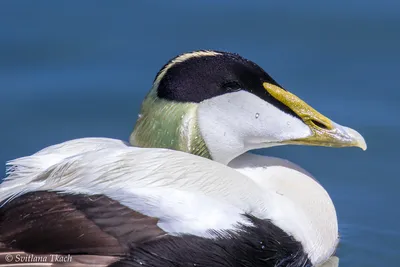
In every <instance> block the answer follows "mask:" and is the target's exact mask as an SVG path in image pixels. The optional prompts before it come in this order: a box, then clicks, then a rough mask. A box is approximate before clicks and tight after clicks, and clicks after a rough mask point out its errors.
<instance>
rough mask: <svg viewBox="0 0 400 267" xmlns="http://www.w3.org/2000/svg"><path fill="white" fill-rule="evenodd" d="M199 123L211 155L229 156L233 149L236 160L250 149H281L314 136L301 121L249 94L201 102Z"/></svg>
mask: <svg viewBox="0 0 400 267" xmlns="http://www.w3.org/2000/svg"><path fill="white" fill-rule="evenodd" d="M198 119H199V127H200V131H201V133H202V135H203V138H204V140H205V142H206V144H207V146H208V148H209V149H210V152H211V154H212V155H213V154H220V153H223V154H227V153H228V152H229V151H224V150H228V149H230V150H231V151H232V152H233V153H235V154H236V155H235V156H234V157H236V156H238V155H240V154H242V153H244V152H246V151H248V150H250V149H254V148H261V147H268V146H272V145H278V142H280V141H284V140H290V139H297V138H304V137H307V136H309V135H310V134H311V131H310V129H309V128H308V126H307V125H306V124H304V123H303V122H302V121H301V120H300V119H298V118H296V117H293V116H291V115H289V114H287V113H285V112H283V111H281V110H280V109H278V108H276V107H275V106H273V105H271V104H269V103H268V102H266V101H264V100H262V99H261V98H259V97H257V96H255V95H253V94H251V93H249V92H246V91H238V92H234V93H228V94H224V95H221V96H217V97H214V98H211V99H207V100H205V101H203V102H201V103H200V104H199V108H198ZM267 143H268V144H267ZM274 143H275V144H274ZM213 152H214V153H213ZM213 156H214V155H213ZM225 156H226V155H224V156H223V157H225Z"/></svg>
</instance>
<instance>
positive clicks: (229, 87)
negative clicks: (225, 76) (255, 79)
mask: <svg viewBox="0 0 400 267" xmlns="http://www.w3.org/2000/svg"><path fill="white" fill-rule="evenodd" d="M221 87H222V88H223V89H224V90H226V91H228V92H235V91H239V90H240V89H241V88H242V86H241V85H240V83H238V82H236V81H227V82H224V83H223V84H222V85H221Z"/></svg>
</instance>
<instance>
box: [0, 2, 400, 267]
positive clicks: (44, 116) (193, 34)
mask: <svg viewBox="0 0 400 267" xmlns="http://www.w3.org/2000/svg"><path fill="white" fill-rule="evenodd" d="M289 2H290V1H280V2H278V1H263V2H261V1H260V2H256V1H253V2H250V1H211V0H207V1H205V0H203V1H201V2H200V1H198V2H194V1H187V2H184V1H180V2H177V1H169V2H167V1H158V2H157V1H141V2H139V1H72V0H69V1H51V0H48V1H11V0H9V1H5V0H4V1H1V2H0V123H1V132H0V140H1V141H0V142H1V148H2V149H1V150H0V161H1V162H5V161H6V160H9V159H13V158H16V157H20V156H24V155H28V154H31V153H33V152H35V151H37V150H39V149H41V148H43V147H45V146H48V145H51V144H55V143H58V142H62V141H65V140H68V139H73V138H78V137H89V136H103V137H113V138H119V139H124V140H127V139H128V136H129V134H130V132H131V130H132V128H133V125H134V123H135V120H136V118H137V114H138V111H139V105H140V102H141V100H142V98H143V97H144V95H145V94H146V92H147V90H148V89H149V88H150V86H151V82H152V80H153V78H154V75H155V74H156V72H157V71H158V69H159V68H160V67H161V66H162V65H163V64H164V63H165V62H166V61H167V60H168V59H169V58H171V57H173V56H175V55H176V54H179V53H181V52H184V51H190V50H194V49H222V50H228V51H232V52H238V53H240V54H242V55H243V56H245V57H247V58H249V59H252V60H254V61H255V62H257V63H258V64H260V65H261V66H263V67H264V68H265V69H266V70H267V71H268V72H269V73H270V74H271V75H272V76H273V77H274V78H276V80H278V82H280V83H281V84H283V85H284V86H285V87H286V88H288V89H289V90H291V91H292V92H294V93H295V94H297V95H298V96H300V97H301V98H303V99H305V100H306V101H307V102H308V103H310V104H311V105H312V106H313V107H315V108H316V109H318V110H319V111H320V112H321V113H323V114H325V115H327V116H329V117H330V118H331V119H333V120H335V121H336V122H339V123H341V124H344V125H348V126H351V127H352V128H355V129H357V130H359V131H360V132H361V133H362V134H363V135H364V137H365V138H366V140H367V143H368V150H367V151H366V152H363V151H361V150H359V149H351V148H348V149H329V148H318V147H277V148H273V149H269V150H264V151H261V153H265V154H270V155H275V156H279V157H284V158H288V159H290V160H292V161H294V162H296V163H298V164H300V165H301V166H303V167H304V168H306V169H307V170H309V171H310V172H311V173H313V174H314V175H315V176H316V177H317V178H318V179H319V180H320V181H321V183H322V184H323V185H324V187H325V188H326V189H327V190H328V192H329V193H330V195H331V196H332V198H333V201H334V203H335V205H336V208H337V212H338V217H339V223H340V231H341V237H342V241H341V245H340V248H339V252H338V253H339V256H340V266H341V267H345V266H349V267H358V266H360V267H369V266H397V265H398V262H399V260H400V256H399V252H398V249H399V248H400V227H399V219H400V218H399V208H398V206H397V204H398V203H399V197H398V196H397V195H398V194H397V192H398V188H399V185H400V182H399V179H398V178H399V174H398V171H397V167H398V166H399V165H398V160H399V156H398V150H399V149H400V146H399V143H398V140H397V137H398V136H399V135H400V120H399V119H398V115H399V111H400V108H399V105H398V103H399V100H398V98H399V96H400V90H399V82H398V71H399V69H400V53H399V51H398V48H399V47H400V2H395V1H388V0H387V1H362V0H357V1H356V0H353V1H342V2H341V1H336V2H334V1H331V2H330V3H326V2H325V1H324V2H323V3H322V2H319V1H317V0H313V1H307V2H303V1H302V2H300V1H296V2H295V1H291V2H290V3H289ZM0 171H2V172H4V167H3V169H1V170H0Z"/></svg>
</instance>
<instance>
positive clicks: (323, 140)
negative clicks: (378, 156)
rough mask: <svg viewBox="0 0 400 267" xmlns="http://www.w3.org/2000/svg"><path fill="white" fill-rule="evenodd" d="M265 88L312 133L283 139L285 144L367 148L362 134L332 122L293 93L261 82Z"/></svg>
mask: <svg viewBox="0 0 400 267" xmlns="http://www.w3.org/2000/svg"><path fill="white" fill-rule="evenodd" d="M263 86H264V88H265V90H267V91H268V93H269V94H270V95H271V96H272V97H274V98H275V99H276V100H278V101H279V102H281V103H282V104H284V105H285V106H287V107H288V108H290V109H291V110H292V111H293V112H294V113H296V114H297V115H298V116H299V117H300V118H301V119H302V120H303V122H304V123H305V124H307V125H308V127H309V128H310V130H311V132H312V134H311V135H310V136H308V137H306V138H301V139H295V140H289V141H284V143H285V144H297V145H314V146H328V147H352V146H354V147H359V148H361V149H362V150H366V149H367V144H366V142H365V140H364V138H363V136H362V135H361V134H360V133H358V132H357V131H355V130H353V129H351V128H348V127H344V126H341V125H339V124H336V123H334V122H333V121H331V120H330V119H328V118H327V117H325V116H324V115H322V114H321V113H319V112H318V111H316V110H315V109H313V108H312V107H311V106H309V105H308V104H307V103H306V102H304V101H303V100H301V99H300V98H298V97H297V96H295V95H294V94H292V93H290V92H288V91H285V90H283V89H282V88H280V87H279V86H276V85H273V84H270V83H266V82H265V83H263Z"/></svg>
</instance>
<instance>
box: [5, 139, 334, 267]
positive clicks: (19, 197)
mask: <svg viewBox="0 0 400 267" xmlns="http://www.w3.org/2000/svg"><path fill="white" fill-rule="evenodd" d="M249 157H250V158H249ZM254 157H257V159H258V161H259V162H258V165H257V161H254ZM272 159H273V158H271V160H270V161H269V162H270V165H269V166H260V163H261V162H268V158H267V157H261V156H257V155H252V154H248V155H246V156H245V155H243V157H242V160H241V159H240V158H238V159H237V160H236V161H233V162H232V165H233V166H234V167H235V168H237V170H235V169H234V168H232V167H229V166H225V165H223V164H220V163H218V162H214V161H211V160H208V159H205V158H202V157H197V156H194V155H191V154H187V153H183V152H179V151H173V150H167V149H147V148H137V147H131V146H129V145H128V144H126V143H124V142H122V141H120V140H115V139H107V138H83V139H76V140H72V141H67V142H65V143H62V144H58V145H55V146H51V147H48V148H45V149H43V150H41V151H39V152H38V153H36V154H34V155H32V156H28V157H25V158H21V159H17V160H15V161H11V162H10V164H12V165H11V166H10V168H11V169H10V173H9V176H8V178H7V180H6V181H5V182H3V184H2V186H1V187H0V200H1V201H2V208H1V209H0V213H1V214H2V216H1V218H2V222H1V225H2V227H3V228H2V229H3V230H4V232H3V234H1V235H0V236H1V239H0V242H2V243H3V244H5V246H6V247H9V246H10V245H11V247H10V248H12V249H21V250H24V251H29V252H32V253H33V252H35V253H68V252H71V251H70V250H69V249H71V248H68V249H65V248H64V246H67V247H68V246H70V245H71V244H74V246H76V245H77V244H80V246H78V247H77V248H76V247H73V248H72V249H78V250H77V251H76V252H77V253H80V254H87V253H94V252H96V251H90V250H89V251H87V250H85V249H84V248H85V244H84V242H83V241H82V240H81V239H80V238H79V236H81V234H85V235H87V236H89V237H90V236H91V235H94V236H96V237H97V235H98V233H97V234H96V233H89V234H88V233H85V232H81V231H77V229H74V228H73V229H72V230H75V231H77V232H76V233H70V232H69V231H68V227H67V226H66V225H64V224H62V225H61V226H60V223H62V222H63V221H65V220H66V218H65V216H66V215H65V206H64V205H68V206H71V207H77V205H80V203H82V202H83V204H82V205H83V206H82V208H77V210H74V209H75V208H74V209H73V210H72V211H73V212H77V211H80V212H83V214H84V215H85V217H87V215H86V214H85V212H88V213H89V212H90V210H97V211H98V212H100V213H101V214H103V213H104V212H106V216H109V217H107V219H108V220H109V221H108V223H110V224H111V225H113V226H114V224H117V225H118V226H119V225H120V224H121V223H122V222H120V221H112V220H111V219H110V217H116V218H117V220H127V219H131V218H129V217H128V218H125V217H122V218H121V217H119V216H118V215H119V214H118V212H120V210H121V207H123V208H124V209H127V210H130V212H131V213H133V214H139V215H140V216H143V217H144V218H152V219H153V225H152V226H153V227H155V228H156V229H157V231H154V229H149V231H150V232H151V233H152V234H153V233H154V232H156V233H157V234H160V232H161V233H163V235H165V234H167V233H168V236H174V237H175V236H181V235H187V238H186V237H185V238H183V239H180V238H178V239H176V241H171V242H178V243H177V244H176V246H179V244H182V245H183V244H186V243H187V242H194V243H192V246H190V247H189V249H190V248H191V249H194V246H195V245H194V244H196V243H197V242H200V243H201V244H203V245H204V246H206V245H207V246H211V247H212V246H219V245H220V243H219V242H222V243H224V242H228V241H229V240H230V241H229V242H228V243H230V242H233V243H232V244H234V243H235V242H236V243H237V244H236V245H235V246H233V245H232V249H233V247H238V248H237V249H239V250H245V248H242V247H240V246H239V244H243V243H242V242H243V240H242V238H245V239H250V238H253V239H254V240H259V241H257V242H261V243H262V244H261V245H260V246H254V247H248V249H250V250H248V251H247V252H248V253H249V255H252V256H251V258H252V259H257V258H256V257H255V254H252V253H256V251H255V250H254V251H253V249H260V248H261V247H263V246H264V248H268V246H269V245H271V244H275V245H277V244H281V245H285V243H281V241H286V243H287V245H288V248H287V249H284V250H282V251H286V252H287V253H289V254H288V255H290V254H291V253H292V254H293V253H294V252H296V253H294V254H293V255H296V257H295V258H293V259H291V260H289V258H288V257H289V256H288V255H286V256H285V257H284V258H285V259H286V260H288V262H289V261H293V262H296V261H299V262H302V263H304V262H309V263H310V264H311V260H313V261H314V262H315V261H318V260H320V259H319V258H322V259H324V258H323V257H326V258H329V256H330V255H331V254H332V252H333V250H334V249H335V246H336V243H337V238H338V236H337V225H336V224H335V222H336V220H331V219H332V218H330V217H332V216H333V219H335V218H336V214H335V209H334V206H333V204H332V202H331V201H330V198H329V195H328V194H326V192H325V190H324V189H323V188H322V187H321V186H319V184H318V183H317V182H316V181H315V180H313V179H312V178H307V177H308V176H305V175H304V174H303V173H302V172H300V171H297V170H296V169H294V167H295V165H293V164H290V163H288V162H286V161H283V160H279V159H275V160H274V161H273V160H272ZM248 160H250V161H251V162H252V164H253V166H252V165H249V164H247V161H248ZM266 160H267V161H266ZM283 163H285V164H286V166H287V167H284V168H287V173H282V166H281V165H282V164H283ZM279 164H281V165H279ZM243 165H244V166H246V167H245V168H242V166H243ZM180 166H186V167H185V168H180ZM274 167H276V168H279V169H280V171H279V172H277V173H275V174H274V172H273V171H272V170H271V168H274ZM205 170H206V171H205ZM292 171H293V173H297V177H296V175H295V176H294V177H295V178H294V179H304V180H309V181H308V182H310V183H311V186H312V187H308V188H301V189H308V190H310V189H312V190H313V192H314V194H316V193H315V188H318V190H319V191H320V194H322V195H324V199H322V200H323V201H322V202H321V195H318V194H316V195H315V196H316V198H313V197H312V196H311V197H308V198H307V197H306V194H303V197H299V195H300V196H301V192H302V191H300V192H297V193H296V192H295V190H294V191H293V193H292V192H289V191H288V190H287V188H290V187H287V186H282V185H280V184H279V182H284V183H285V181H284V180H282V178H283V177H285V176H286V175H287V174H289V172H292ZM251 172H254V173H256V175H250V176H247V175H249V174H250V173H251ZM269 172H271V173H269ZM293 173H292V175H291V176H292V177H293ZM82 177H85V178H82ZM250 177H254V179H252V178H250ZM259 178H261V179H259ZM268 179H271V181H268ZM273 179H275V180H277V182H273ZM297 182H299V181H297ZM300 182H301V183H303V186H304V185H305V186H307V185H306V183H305V182H307V181H303V180H300ZM286 183H287V182H286ZM292 183H293V182H292ZM294 184H296V183H294ZM285 190H286V191H285ZM303 192H307V190H305V191H303ZM89 199H94V202H97V199H100V200H99V204H98V205H99V206H96V205H94V206H93V205H91V206H87V203H86V202H88V200H89ZM103 199H106V200H103ZM299 199H304V200H306V201H307V202H309V203H310V205H309V207H307V206H306V205H304V203H305V201H301V202H299ZM110 202H112V203H115V204H113V205H117V206H118V208H117V212H115V213H110V212H109V210H110V209H112V208H115V207H114V206H113V205H111V207H109V206H108V204H109V203H110ZM312 202H316V203H317V204H318V203H322V204H323V207H324V209H325V210H324V213H319V214H314V213H313V211H314V209H315V205H314V206H311V203H312ZM21 203H22V204H21ZM51 203H60V204H59V205H60V206H57V205H55V206H51V205H50V204H51ZM89 203H90V204H93V202H89ZM327 203H328V205H327ZM106 204H107V205H106ZM15 207H19V209H18V208H15ZM304 207H306V208H304ZM310 208H311V209H310ZM81 209H83V210H84V211H82V210H81ZM49 210H51V213H50V215H49V216H45V215H46V213H49ZM32 211H36V213H34V212H32ZM17 214H18V216H17ZM24 214H25V215H26V218H27V220H26V221H24V220H21V219H20V218H21V217H25V216H24ZM124 214H125V213H124ZM80 215H81V216H82V214H80ZM317 215H318V216H317ZM71 216H74V215H73V214H72V215H71ZM93 216H94V215H93V214H90V216H89V218H92V220H93V221H94V222H92V221H90V224H95V225H98V224H97V222H96V220H99V221H100V220H104V219H105V218H104V217H100V218H97V217H96V216H94V218H93ZM310 216H315V217H310ZM49 217H50V218H49ZM74 219H75V218H74ZM133 219H136V218H133ZM317 219H321V221H323V224H322V225H316V224H315V223H318V222H319V221H318V220H317ZM71 220H73V219H71ZM310 221H311V222H314V225H312V224H310V223H309V222H310ZM44 223H45V224H46V225H47V228H46V235H44V234H43V233H42V234H43V237H42V238H43V239H44V240H53V242H57V243H56V244H54V243H48V241H47V242H44V241H39V243H42V244H45V248H43V250H39V251H36V250H35V249H36V248H37V247H38V246H37V245H36V243H34V244H32V242H31V241H30V240H32V239H36V240H37V238H38V237H37V236H36V238H33V237H32V236H31V234H32V233H30V232H29V231H32V230H35V229H34V228H33V229H32V228H29V229H26V228H24V227H25V226H26V225H32V224H34V225H38V226H40V227H42V226H43V224H44ZM66 223H69V224H71V221H69V220H66ZM73 223H75V224H76V223H78V222H74V221H73ZM79 223H80V224H83V225H86V226H87V225H88V224H89V222H88V221H79ZM329 224H331V225H332V227H331V228H329V227H327V226H329ZM16 225H19V226H16ZM51 225H55V226H59V227H61V229H59V228H57V229H54V230H53V232H52V231H51V228H50V229H49V228H48V227H50V226H51ZM100 225H101V227H103V228H106V227H109V226H108V225H107V223H105V225H102V224H100ZM309 225H310V226H312V227H308V226H309ZM135 226H136V225H135V224H134V223H132V227H135ZM136 227H137V226H136ZM141 227H143V226H141ZM249 227H250V228H249ZM252 227H253V228H252ZM335 227H336V229H335ZM11 228H14V229H15V228H16V229H19V230H20V231H22V232H23V233H24V234H23V235H22V236H23V237H24V238H22V239H21V236H17V237H18V238H16V236H15V235H13V233H15V231H11V230H10V229H11ZM62 229H63V231H61V230H62ZM64 229H65V230H64ZM260 229H264V230H265V232H258V233H257V235H256V236H253V234H255V233H256V232H257V231H260ZM267 229H268V230H267ZM28 230H29V231H28ZM135 230H136V229H135ZM24 231H25V232H24ZM136 231H137V230H136ZM243 231H244V232H243ZM247 231H250V232H251V233H253V234H249V233H248V232H247ZM17 232H19V231H17ZM143 232H146V231H143ZM242 232H243V233H246V235H245V236H239V234H240V233H242ZM4 233H7V234H6V235H4ZM35 233H36V232H35V231H34V234H35ZM100 233H103V230H102V231H100ZM224 233H225V234H224ZM262 233H263V234H264V235H265V236H264V238H263V237H262ZM19 234H20V233H19ZM74 234H75V238H76V239H75V240H70V239H66V238H65V236H64V235H67V236H72V237H73V236H74ZM103 234H104V233H103ZM247 234H249V235H247ZM57 235H58V237H59V238H56V237H57ZM142 235H145V234H143V233H142V234H140V236H142ZM232 236H233V237H232ZM319 236H320V237H322V238H320V239H318V238H315V237H319ZM50 237H52V238H50ZM217 237H218V238H217ZM228 237H229V238H228ZM47 238H48V239H47ZM149 238H154V237H153V236H151V235H150V237H149ZM224 238H225V239H224ZM16 239H17V240H18V239H21V241H20V242H17V243H13V242H12V241H11V240H16ZM280 239H282V240H280ZM128 240H129V242H132V243H134V240H135V239H134V238H130V239H128ZM168 240H169V239H168ZM174 240H175V239H174ZM186 240H191V241H186ZM216 240H217V241H216ZM254 240H252V242H253V243H254V242H255V241H254ZM207 241H208V242H209V243H207ZM327 241H328V242H327ZM90 242H93V241H92V240H90ZM126 242H127V243H128V244H129V242H128V241H126ZM163 242H164V241H163ZM163 242H162V244H164V243H163ZM168 242H170V241H168ZM168 242H167V243H165V244H169V243H168ZM26 244H28V245H26ZM128 244H126V246H128ZM96 245H99V244H96ZM30 246H33V249H34V250H33V251H32V250H31V249H32V247H30ZM87 246H88V245H87ZM99 246H100V251H101V249H103V250H104V248H103V246H104V247H106V250H109V248H108V247H107V246H106V245H105V244H102V243H100V245H99ZM155 246H156V245H155ZM157 246H158V245H157ZM159 246H161V247H163V245H159ZM185 246H187V244H186V245H185ZM39 247H40V246H39ZM52 247H56V248H57V247H60V248H61V249H59V250H53V249H51V248H52ZM310 248H313V249H314V250H310ZM64 249H65V250H64ZM96 249H97V248H96ZM118 249H119V250H120V251H119V253H121V254H118V253H117V254H111V255H109V256H110V257H115V256H119V257H121V255H124V254H122V253H127V252H128V250H126V248H124V249H122V248H118ZM268 249H271V248H268ZM268 249H267V250H268ZM276 249H278V247H277V248H276ZM307 250H308V251H307ZM323 250H325V251H323ZM179 251H180V250H179ZM210 251H212V250H209V251H208V252H210ZM268 251H269V250H268ZM272 251H275V252H274V253H276V251H279V252H281V251H280V250H275V249H273V250H272ZM97 253H98V251H97ZM101 253H105V251H102V252H101ZM225 253H226V254H222V255H215V256H216V257H221V259H223V258H225V257H228V255H237V253H234V254H230V252H229V253H228V252H226V251H225ZM257 253H258V252H257ZM257 253H256V254H257ZM282 253H283V252H282ZM107 254H108V253H107ZM180 254H181V253H177V255H176V256H178V255H180ZM129 255H130V254H129ZM274 255H275V254H274ZM311 255H312V256H311ZM314 255H318V256H319V258H315V256H314ZM202 256H203V257H204V259H209V260H213V258H212V257H207V254H204V255H202ZM297 256H298V258H297ZM310 256H311V257H314V258H311V257H310ZM269 257H270V256H268V254H265V258H269ZM228 258H229V257H228ZM105 259H106V260H109V257H107V258H105ZM236 259H237V258H236ZM273 259H274V260H273V261H271V264H272V262H273V263H274V264H276V263H277V262H278V261H279V260H281V257H280V256H277V255H275V258H274V257H273ZM102 260H104V258H102ZM231 260H233V258H232V259H231ZM243 260H244V259H243ZM322 261H323V260H322ZM262 262H264V261H262ZM264 264H265V262H264ZM151 266H153V265H151ZM154 266H156V265H154ZM171 266H175V265H171ZM176 266H185V265H176ZM199 266H201V265H199ZM221 266H224V265H221ZM227 266H229V265H227ZM238 266H241V265H238ZM252 266H253V265H252ZM254 266H257V265H254ZM260 266H261V265H260ZM271 266H274V265H271ZM289 266H290V265H289ZM293 266H302V265H301V264H300V263H299V265H293Z"/></svg>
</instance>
